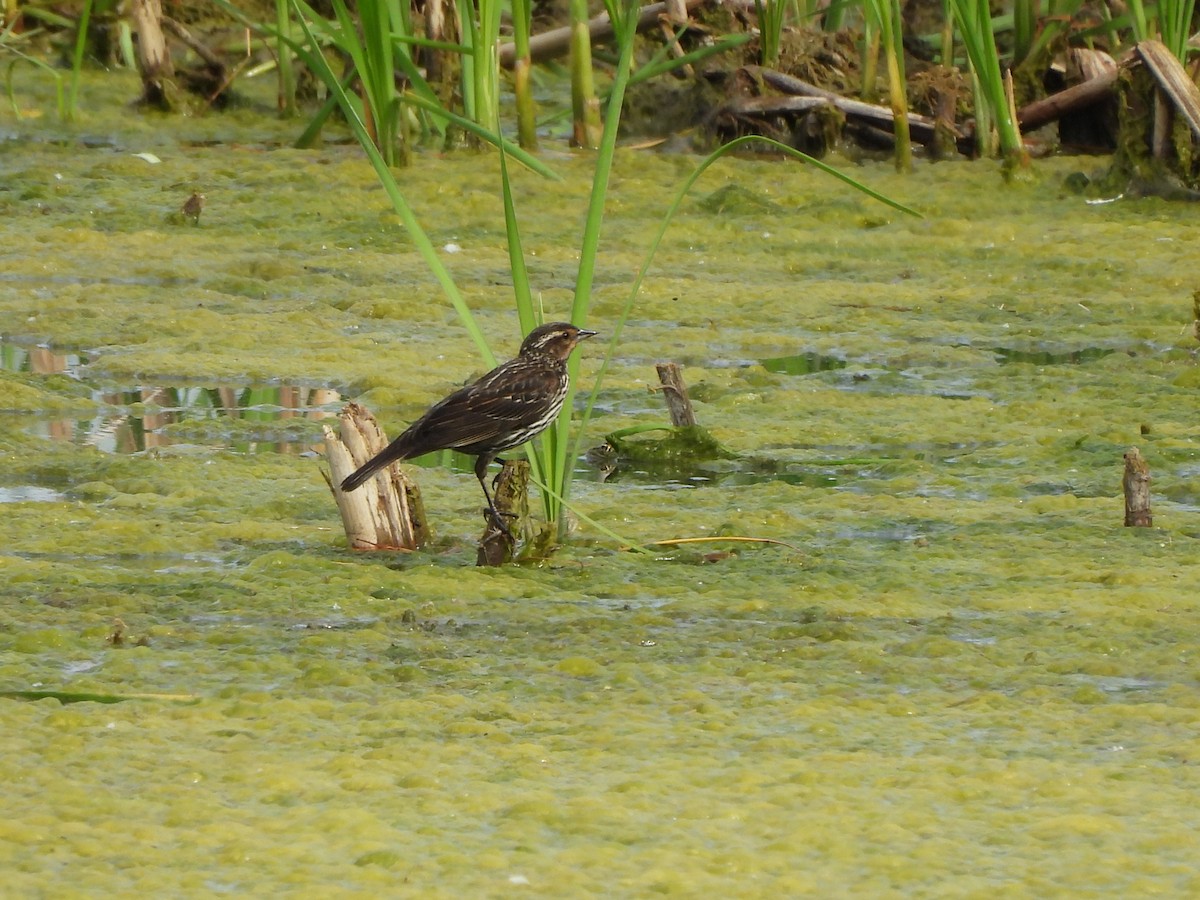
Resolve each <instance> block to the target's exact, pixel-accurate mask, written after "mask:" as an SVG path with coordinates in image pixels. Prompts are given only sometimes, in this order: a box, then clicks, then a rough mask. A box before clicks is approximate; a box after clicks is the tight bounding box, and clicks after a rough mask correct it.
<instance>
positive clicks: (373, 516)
mask: <svg viewBox="0 0 1200 900" xmlns="http://www.w3.org/2000/svg"><path fill="white" fill-rule="evenodd" d="M387 443H388V440H387V436H386V435H384V433H383V429H381V428H380V427H379V423H378V422H376V421H375V417H374V416H373V415H371V413H370V412H369V411H367V409H366V408H365V407H362V406H359V405H358V404H357V403H350V404H347V405H346V407H345V408H344V409H343V410H342V411H341V413H339V415H338V433H337V434H335V433H334V432H333V429H332V428H330V427H329V426H328V425H327V426H325V458H326V459H327V460H328V461H329V473H330V482H329V487H330V490H332V491H333V496H334V499H335V500H336V501H337V505H338V511H339V512H340V513H341V514H342V525H343V526H344V527H345V529H346V537H347V538H348V539H349V541H350V546H351V547H353V548H354V549H355V550H416V549H417V548H418V547H421V546H423V545H424V544H425V543H426V542H427V541H428V540H429V527H428V525H427V524H426V522H425V507H424V505H423V504H422V503H421V491H420V488H418V487H417V484H416V482H414V481H413V480H412V479H411V478H409V477H408V476H407V475H405V474H404V473H403V472H402V471H400V467H399V466H398V465H395V464H393V465H390V466H387V467H386V468H385V469H383V470H382V471H381V472H379V473H378V474H377V475H375V476H374V477H373V478H371V479H369V480H368V481H366V482H365V483H364V484H363V485H362V486H361V487H360V488H359V489H358V490H356V491H350V492H349V493H347V492H345V491H343V490H342V488H341V484H342V479H344V478H345V477H346V476H347V475H349V474H350V473H351V472H353V471H354V470H355V469H357V468H358V467H359V466H361V465H362V464H363V463H365V462H366V461H367V460H369V459H370V458H371V457H373V456H374V455H375V454H376V453H378V452H379V451H380V450H382V449H383V448H384V447H386V446H387Z"/></svg>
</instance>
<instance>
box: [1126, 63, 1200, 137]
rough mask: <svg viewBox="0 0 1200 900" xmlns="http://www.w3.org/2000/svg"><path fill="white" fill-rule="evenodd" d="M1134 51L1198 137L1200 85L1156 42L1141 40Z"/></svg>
mask: <svg viewBox="0 0 1200 900" xmlns="http://www.w3.org/2000/svg"><path fill="white" fill-rule="evenodd" d="M1134 53H1136V54H1137V56H1138V57H1139V58H1140V59H1141V60H1142V62H1143V63H1145V64H1146V69H1147V70H1148V71H1149V72H1150V74H1151V75H1153V76H1154V80H1155V81H1157V82H1158V86H1159V88H1161V90H1162V92H1163V94H1164V95H1166V98H1167V99H1168V100H1170V101H1171V105H1172V106H1173V107H1174V108H1175V111H1176V112H1177V113H1179V115H1181V116H1183V120H1184V121H1185V122H1187V124H1188V128H1190V129H1191V130H1192V135H1193V136H1194V137H1195V138H1196V139H1198V140H1200V88H1197V87H1196V84H1195V82H1193V81H1192V79H1191V78H1189V77H1188V73H1187V70H1186V69H1184V67H1183V63H1181V62H1180V61H1179V60H1178V59H1176V58H1175V54H1173V53H1172V52H1171V51H1170V50H1168V49H1167V47H1166V45H1165V44H1163V43H1161V42H1159V41H1140V42H1138V44H1137V46H1136V47H1134Z"/></svg>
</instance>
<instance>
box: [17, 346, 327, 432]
mask: <svg viewBox="0 0 1200 900" xmlns="http://www.w3.org/2000/svg"><path fill="white" fill-rule="evenodd" d="M86 365H87V360H86V359H85V358H84V357H82V356H81V355H79V354H74V353H55V352H53V351H51V350H50V349H48V348H46V347H23V346H19V345H16V344H12V343H9V342H0V366H2V367H3V368H4V369H6V370H8V371H11V372H31V373H34V374H38V375H68V376H70V377H72V378H75V379H78V380H80V381H84V379H83V378H82V377H81V373H82V371H83V369H84V367H85V366H86ZM91 399H92V401H93V402H95V403H96V404H99V405H101V406H102V407H103V408H102V410H101V411H100V413H99V414H97V415H96V416H94V417H93V418H90V419H72V418H45V419H43V420H41V421H40V422H39V423H38V425H36V426H35V428H34V429H33V430H34V432H35V433H38V434H41V435H43V436H44V437H48V438H51V439H52V440H63V441H74V442H76V443H79V444H87V445H90V446H94V447H97V448H99V449H101V450H104V451H105V452H108V453H137V452H140V451H142V450H147V449H151V448H154V447H165V446H169V445H170V444H173V443H180V442H190V441H197V442H201V443H206V444H211V443H222V444H224V445H226V446H229V447H230V448H231V449H234V450H237V451H239V452H244V453H257V452H262V451H273V452H276V453H293V454H295V453H304V452H309V451H316V452H322V451H323V450H324V444H323V443H322V442H321V441H319V440H317V441H314V440H313V436H314V426H312V425H311V424H310V423H311V422H313V421H316V420H320V419H324V418H327V417H330V416H334V415H336V406H337V405H339V404H340V403H341V402H342V396H341V394H340V393H339V392H338V391H336V390H333V389H331V388H312V387H303V386H300V385H294V384H290V385H251V386H235V385H219V386H217V387H188V386H183V387H138V388H134V389H131V390H105V389H103V388H96V389H94V390H93V391H92V392H91ZM189 423H191V424H194V425H197V426H198V425H201V424H203V423H209V425H210V426H216V427H215V428H214V427H208V428H196V429H194V430H190V431H189V429H187V428H186V426H187V425H188V424H189ZM235 423H236V427H235ZM172 426H174V427H175V428H174V431H173V430H172ZM176 432H178V433H176Z"/></svg>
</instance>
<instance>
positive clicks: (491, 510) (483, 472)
mask: <svg viewBox="0 0 1200 900" xmlns="http://www.w3.org/2000/svg"><path fill="white" fill-rule="evenodd" d="M492 459H493V457H491V456H488V455H487V454H486V453H485V454H482V455H481V456H480V457H479V458H478V459H476V460H475V477H476V478H478V479H479V486H480V487H481V488H483V496H484V497H485V498H486V499H487V508H488V518H489V520H490V521H491V524H492V525H493V526H494V527H496V528H498V529H500V530H501V531H507V530H508V525H507V524H506V523H505V521H504V517H505V516H506V515H507V516H509V517H510V518H514V519H515V518H516V517H517V516H516V514H515V513H502V512H500V510H498V509H496V504H495V502H493V500H492V495H491V493H490V492H489V491H488V489H487V468H488V466H489V465H491V463H492Z"/></svg>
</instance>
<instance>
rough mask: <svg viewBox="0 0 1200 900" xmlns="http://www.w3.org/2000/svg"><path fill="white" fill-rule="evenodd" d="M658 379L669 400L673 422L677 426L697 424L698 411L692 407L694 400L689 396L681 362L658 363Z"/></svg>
mask: <svg viewBox="0 0 1200 900" xmlns="http://www.w3.org/2000/svg"><path fill="white" fill-rule="evenodd" d="M654 368H655V369H657V370H658V380H659V383H660V384H662V392H663V397H664V398H666V401H667V409H668V410H669V411H670V413H671V424H672V425H674V426H675V427H676V428H680V427H683V426H687V425H695V424H696V411H695V410H694V409H692V401H691V400H690V399H689V398H688V394H687V385H685V384H684V383H683V373H682V372H681V371H680V370H679V364H678V363H673V362H665V363H658V365H656V366H655V367H654Z"/></svg>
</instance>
